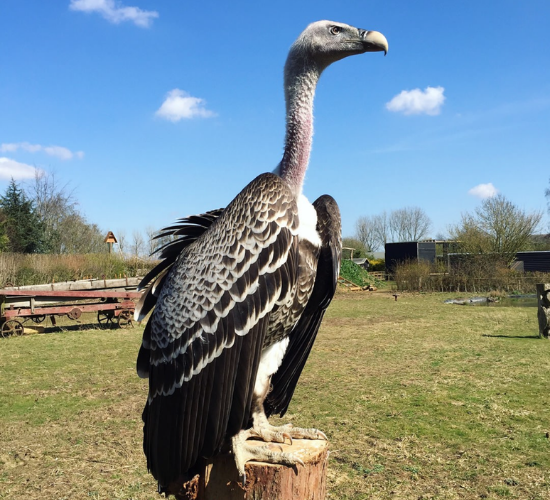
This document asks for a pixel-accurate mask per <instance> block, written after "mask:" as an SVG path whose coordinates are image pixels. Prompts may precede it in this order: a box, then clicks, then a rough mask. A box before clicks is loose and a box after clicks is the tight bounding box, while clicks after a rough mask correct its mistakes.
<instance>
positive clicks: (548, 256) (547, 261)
mask: <svg viewBox="0 0 550 500" xmlns="http://www.w3.org/2000/svg"><path fill="white" fill-rule="evenodd" d="M514 268H515V269H517V270H518V271H524V272H526V273H532V272H535V271H540V272H543V273H549V272H550V251H542V252H518V253H517V254H516V262H515V263H514Z"/></svg>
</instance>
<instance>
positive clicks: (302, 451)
mask: <svg viewBox="0 0 550 500" xmlns="http://www.w3.org/2000/svg"><path fill="white" fill-rule="evenodd" d="M254 443H255V442H254V441H248V444H254ZM258 446H265V443H263V442H262V441H258ZM281 447H282V448H283V450H284V451H285V452H290V453H293V454H295V455H296V456H298V457H299V458H300V459H301V460H302V461H303V462H304V464H305V466H302V465H300V464H298V465H296V466H294V467H289V466H287V465H275V464H268V463H263V462H262V463H260V462H248V463H247V464H246V485H245V486H244V487H243V486H242V484H241V482H240V480H239V477H238V474H237V468H236V467H235V462H234V460H233V456H232V455H229V454H225V455H218V456H216V457H215V458H214V459H213V460H212V461H210V462H209V463H208V464H206V465H205V466H204V468H203V470H202V471H201V473H200V474H197V475H196V476H195V477H194V478H193V479H191V481H188V482H187V483H184V484H183V485H182V487H181V488H180V489H179V491H177V492H176V495H175V496H176V498H177V499H178V500H294V499H299V500H324V499H325V497H326V478H327V464H328V442H327V441H323V440H315V441H312V440H308V439H295V440H294V441H293V444H292V446H291V445H289V444H281Z"/></svg>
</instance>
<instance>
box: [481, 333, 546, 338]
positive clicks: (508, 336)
mask: <svg viewBox="0 0 550 500" xmlns="http://www.w3.org/2000/svg"><path fill="white" fill-rule="evenodd" d="M481 336H482V337H493V338H498V339H540V337H539V336H538V335H489V334H487V333H483V334H482V335H481Z"/></svg>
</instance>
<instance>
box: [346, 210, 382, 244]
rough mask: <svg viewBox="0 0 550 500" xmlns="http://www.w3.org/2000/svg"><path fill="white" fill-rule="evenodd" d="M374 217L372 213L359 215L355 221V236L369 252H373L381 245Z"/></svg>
mask: <svg viewBox="0 0 550 500" xmlns="http://www.w3.org/2000/svg"><path fill="white" fill-rule="evenodd" d="M374 219H375V218H374V217H373V216H370V215H369V216H363V217H359V219H357V222H356V223H355V236H356V238H357V239H358V240H359V241H360V242H361V243H362V244H363V245H364V247H365V250H366V251H367V252H373V251H374V250H376V248H378V246H379V239H378V235H377V234H376V228H375V220H374ZM348 246H349V245H348Z"/></svg>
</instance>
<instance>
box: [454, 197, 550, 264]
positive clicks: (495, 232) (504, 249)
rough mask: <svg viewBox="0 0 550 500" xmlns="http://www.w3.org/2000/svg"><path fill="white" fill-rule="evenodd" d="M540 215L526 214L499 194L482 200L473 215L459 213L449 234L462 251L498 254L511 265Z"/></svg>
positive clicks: (536, 226)
mask: <svg viewBox="0 0 550 500" xmlns="http://www.w3.org/2000/svg"><path fill="white" fill-rule="evenodd" d="M542 215H543V214H542V212H541V211H535V212H531V213H527V212H525V211H524V210H521V209H520V208H518V207H517V206H515V205H514V204H513V203H512V202H510V201H509V200H507V199H506V198H505V197H504V196H503V195H502V194H499V195H497V196H494V197H492V198H487V199H486V200H484V201H483V202H482V203H481V206H480V207H478V208H476V210H475V212H474V213H473V214H470V213H466V214H463V215H462V218H461V221H460V223H458V224H456V225H455V226H451V227H450V228H449V232H450V235H451V237H452V238H453V239H455V240H458V241H460V246H461V249H462V251H463V252H467V253H475V254H479V253H482V254H488V253H491V254H498V255H501V256H502V257H504V258H505V259H506V260H507V261H508V262H511V261H512V260H513V259H514V258H515V255H516V253H517V252H519V251H520V250H522V249H524V248H525V247H526V245H527V244H528V242H529V240H530V237H531V236H532V234H533V233H534V232H535V231H536V230H537V228H538V226H539V224H540V221H541V219H542Z"/></svg>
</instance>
